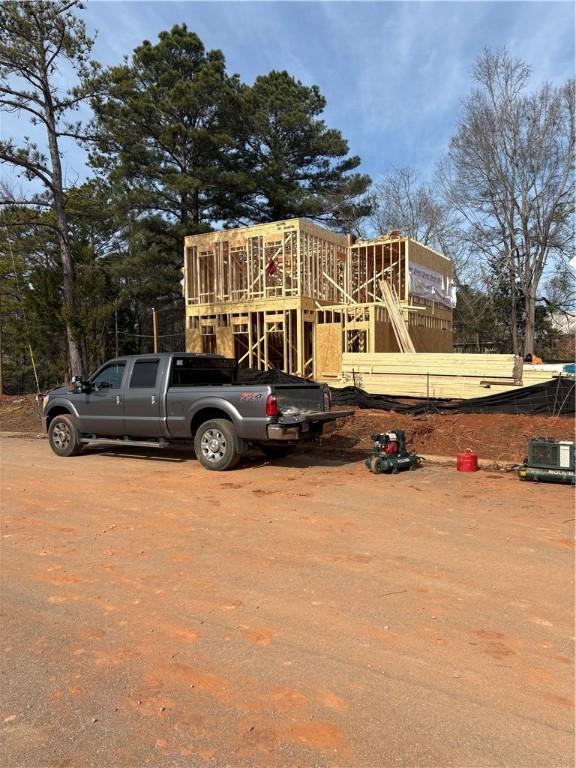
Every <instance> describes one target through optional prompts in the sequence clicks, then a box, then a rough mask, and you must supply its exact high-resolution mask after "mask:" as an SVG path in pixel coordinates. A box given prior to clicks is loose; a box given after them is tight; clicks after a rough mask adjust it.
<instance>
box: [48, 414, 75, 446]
mask: <svg viewBox="0 0 576 768" xmlns="http://www.w3.org/2000/svg"><path fill="white" fill-rule="evenodd" d="M71 440H72V433H71V432H70V427H69V426H68V424H66V422H65V421H59V422H58V424H56V425H55V426H54V429H53V430H52V442H53V443H54V445H55V446H56V448H59V449H60V450H62V449H63V448H68V446H69V445H70V441H71Z"/></svg>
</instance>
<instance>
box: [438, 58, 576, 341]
mask: <svg viewBox="0 0 576 768" xmlns="http://www.w3.org/2000/svg"><path fill="white" fill-rule="evenodd" d="M529 76H530V68H529V67H528V65H527V64H525V63H524V62H522V61H520V60H518V59H514V58H512V57H511V56H510V54H509V53H508V52H507V51H506V50H505V49H503V50H501V51H498V52H496V53H492V52H490V51H488V50H486V51H485V52H484V54H483V55H482V56H481V57H480V59H479V60H478V61H477V63H476V66H475V68H474V72H473V77H474V80H475V82H476V87H475V88H474V90H473V91H472V92H471V94H470V95H469V96H468V97H467V99H466V100H465V102H464V104H463V109H462V114H461V117H460V122H459V125H458V130H457V132H456V134H455V136H454V137H453V138H452V140H451V142H450V149H449V153H448V157H447V159H446V160H445V161H444V162H443V163H442V164H441V165H440V170H439V178H440V180H441V183H442V186H443V188H444V190H445V192H446V195H447V200H448V202H449V203H450V204H451V205H452V206H453V207H454V209H455V210H456V211H458V212H459V214H460V215H461V216H462V217H463V219H464V221H465V222H466V227H465V231H466V235H465V236H466V238H467V239H468V241H469V243H470V246H471V247H472V248H474V250H475V251H476V253H477V255H478V256H481V257H483V260H484V264H485V265H489V266H490V268H491V269H490V271H491V273H492V275H494V274H500V275H503V276H505V277H506V280H507V282H508V294H509V298H510V323H511V325H512V344H513V351H514V352H515V353H517V354H523V353H524V352H533V351H534V326H535V307H536V300H537V293H538V287H539V284H540V281H541V279H542V276H543V274H544V271H545V268H546V266H547V264H549V263H550V262H551V260H552V259H556V258H560V259H562V258H564V257H566V256H567V254H569V253H570V251H571V249H572V247H573V244H574V228H573V216H574V198H573V184H574V148H575V144H574V141H575V138H574V82H573V81H568V82H566V83H565V84H564V85H563V86H561V87H553V86H552V85H549V84H546V85H544V86H542V87H541V88H540V89H538V90H537V91H534V92H529V91H528V81H529ZM487 287H488V289H489V290H490V288H491V287H494V286H490V285H488V286H487ZM518 307H519V308H520V310H518ZM522 326H524V332H523V333H522Z"/></svg>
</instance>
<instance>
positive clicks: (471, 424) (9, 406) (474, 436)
mask: <svg viewBox="0 0 576 768" xmlns="http://www.w3.org/2000/svg"><path fill="white" fill-rule="evenodd" d="M387 429H403V430H404V431H405V432H406V435H407V438H408V441H409V446H410V448H411V449H412V450H415V451H416V452H417V453H421V454H434V455H439V456H454V455H455V454H456V453H457V452H459V451H462V450H466V449H467V448H471V449H472V450H473V451H474V452H475V453H477V454H478V455H479V456H480V458H483V459H490V460H492V461H494V462H497V463H515V462H516V463H517V462H521V461H522V460H523V459H524V456H525V455H526V446H527V444H528V441H529V440H530V438H532V437H539V436H541V435H542V436H545V437H548V436H550V437H555V438H557V439H568V440H573V439H574V421H573V419H572V418H571V417H565V416H564V417H558V416H510V415H507V414H475V413H461V414H428V415H423V416H407V415H403V414H398V413H394V412H387V411H376V410H361V409H358V410H357V411H356V413H355V415H354V417H352V418H351V419H348V420H347V421H346V422H345V423H344V424H342V426H341V427H340V428H339V429H338V431H337V432H336V433H335V434H334V435H333V436H332V437H331V438H329V439H328V440H326V441H324V445H323V446H322V447H321V448H320V451H321V452H322V453H325V452H327V453H337V454H339V455H353V456H358V457H359V456H360V455H363V454H365V453H366V452H367V451H369V450H370V447H371V441H370V435H371V434H373V433H374V432H383V431H385V430H387ZM0 430H2V431H5V432H40V431H41V422H40V417H39V415H38V412H37V410H36V402H35V398H34V395H25V396H17V397H8V396H3V397H2V398H0Z"/></svg>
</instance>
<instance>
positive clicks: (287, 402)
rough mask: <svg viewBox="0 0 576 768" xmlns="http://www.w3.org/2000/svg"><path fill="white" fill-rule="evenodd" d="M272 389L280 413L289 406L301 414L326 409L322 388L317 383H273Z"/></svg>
mask: <svg viewBox="0 0 576 768" xmlns="http://www.w3.org/2000/svg"><path fill="white" fill-rule="evenodd" d="M273 389H274V394H275V395H276V397H277V398H278V410H279V411H280V412H281V413H282V412H283V411H284V410H286V409H287V408H291V407H292V408H298V410H299V411H300V412H301V413H302V414H306V413H318V411H324V410H326V407H325V404H324V389H323V388H322V387H320V386H318V385H317V384H274V385H273Z"/></svg>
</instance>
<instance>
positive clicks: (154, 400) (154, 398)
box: [152, 395, 156, 405]
mask: <svg viewBox="0 0 576 768" xmlns="http://www.w3.org/2000/svg"><path fill="white" fill-rule="evenodd" d="M152 405H156V395H152Z"/></svg>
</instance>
